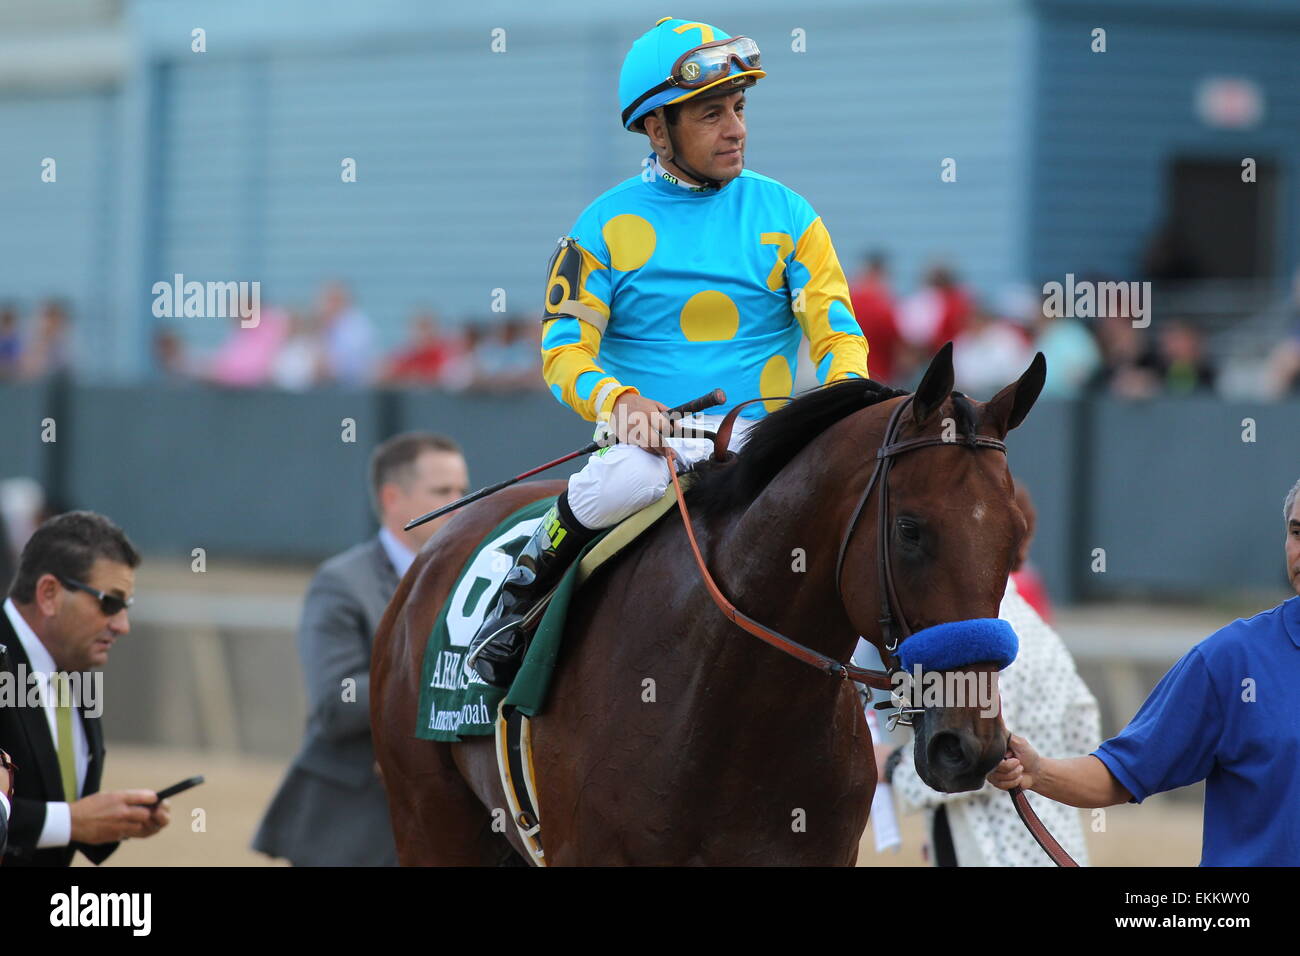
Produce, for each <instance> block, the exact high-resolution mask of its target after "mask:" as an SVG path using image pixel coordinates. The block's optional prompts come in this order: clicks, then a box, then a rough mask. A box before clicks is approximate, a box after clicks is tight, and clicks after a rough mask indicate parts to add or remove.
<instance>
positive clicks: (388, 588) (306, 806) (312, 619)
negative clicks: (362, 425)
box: [253, 432, 469, 866]
mask: <svg viewBox="0 0 1300 956" xmlns="http://www.w3.org/2000/svg"><path fill="white" fill-rule="evenodd" d="M370 486H371V496H372V503H373V505H374V508H375V513H376V515H377V516H378V518H379V523H380V528H379V533H378V534H377V535H376V536H375V537H373V538H371V539H369V540H368V541H364V542H362V543H361V544H358V545H356V546H355V547H353V548H350V549H349V550H347V551H344V552H343V553H342V554H339V555H335V556H334V557H333V558H330V559H329V560H328V561H326V562H325V563H324V564H323V565H321V568H320V570H319V571H317V572H316V577H315V578H313V579H312V582H311V587H310V588H309V589H308V591H307V599H306V602H305V604H304V605H303V613H302V620H301V621H300V623H299V626H298V652H299V654H300V656H301V657H302V665H303V672H304V674H305V676H306V681H307V699H308V717H307V729H306V739H305V740H304V741H303V745H302V749H301V750H300V751H299V752H298V756H297V757H295V758H294V761H293V765H292V766H291V767H290V768H289V773H288V776H287V777H286V778H285V780H284V782H283V783H282V784H281V785H280V789H279V791H278V792H277V793H276V795H275V798H274V799H273V800H272V801H271V806H270V808H269V809H268V810H267V811H266V816H265V817H264V818H263V819H262V824H261V826H260V827H259V828H258V831H257V836H255V837H254V838H253V849H255V850H258V851H260V852H262V853H266V854H268V855H269V856H275V857H284V858H286V859H288V860H289V861H290V862H292V863H294V864H295V865H297V866H396V865H397V849H396V847H395V846H394V844H393V830H392V824H391V822H390V821H389V817H388V799H387V797H386V796H385V794H384V789H383V785H382V783H381V782H380V779H379V775H378V771H377V768H376V765H375V753H374V746H373V744H372V743H371V739H370V649H371V642H372V641H373V639H374V634H375V630H376V629H377V628H378V627H379V621H380V618H382V617H383V614H384V610H385V608H387V607H388V601H389V599H390V598H391V597H392V596H393V593H394V592H395V591H396V590H397V584H398V581H399V580H400V579H401V577H402V575H404V574H405V573H406V570H407V568H409V567H410V566H411V562H412V561H414V560H415V555H416V553H417V552H418V551H419V550H420V547H421V546H422V545H423V544H424V542H425V541H427V540H428V539H429V538H430V537H431V536H432V535H433V533H434V532H435V531H436V530H437V529H438V528H439V527H440V526H441V525H442V524H443V523H444V522H445V521H446V520H448V519H449V518H450V517H451V516H450V515H447V516H446V517H444V518H441V519H438V520H436V521H431V522H429V523H428V524H425V525H421V526H420V527H418V528H415V529H413V530H411V531H403V530H402V525H404V524H406V522H407V521H409V520H410V519H411V518H413V517H415V516H416V515H421V514H424V513H425V512H428V511H432V510H434V509H435V508H439V507H441V506H442V505H445V504H447V503H449V502H452V501H455V500H456V499H457V498H460V497H462V496H464V495H465V494H466V493H467V492H468V490H469V476H468V473H467V471H466V468H465V459H464V457H463V456H462V455H461V451H460V448H459V446H457V444H456V443H455V442H454V441H452V440H451V439H449V438H444V437H442V436H440V435H429V434H424V433H419V432H409V433H406V434H402V435H398V436H396V437H394V438H390V439H389V440H388V441H386V442H384V443H383V444H382V445H380V446H379V447H378V448H376V449H375V451H374V454H373V455H372V456H371V459H370Z"/></svg>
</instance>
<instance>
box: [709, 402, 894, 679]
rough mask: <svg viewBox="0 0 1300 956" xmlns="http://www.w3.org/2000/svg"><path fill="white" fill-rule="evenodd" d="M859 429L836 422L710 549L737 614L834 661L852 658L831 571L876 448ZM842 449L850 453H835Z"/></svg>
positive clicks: (850, 633)
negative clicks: (846, 445)
mask: <svg viewBox="0 0 1300 956" xmlns="http://www.w3.org/2000/svg"><path fill="white" fill-rule="evenodd" d="M863 425H864V423H863V422H850V421H848V420H845V421H842V422H838V423H836V424H835V425H833V426H832V427H831V428H829V429H827V430H826V432H825V433H823V434H822V435H820V436H818V437H817V438H816V439H814V440H813V441H812V442H810V443H809V445H808V447H806V448H805V449H804V450H803V451H801V452H800V453H799V454H798V455H797V456H796V457H795V458H794V459H793V460H792V461H791V462H790V464H788V465H787V466H786V467H785V468H784V469H782V471H781V472H780V474H778V475H777V476H776V478H774V479H773V480H772V482H771V483H770V484H769V485H768V486H767V487H766V488H764V489H763V491H762V492H761V493H760V494H759V495H758V496H757V497H756V498H755V499H754V501H753V502H752V503H751V504H750V505H749V507H748V508H746V509H744V510H743V511H741V512H737V513H736V515H735V516H734V517H733V518H731V519H730V520H729V521H728V522H727V523H726V525H725V526H724V527H723V528H720V529H719V532H718V535H717V538H716V540H717V544H716V546H715V547H713V548H711V549H710V550H711V551H712V552H713V553H714V555H715V556H716V557H715V561H716V562H717V566H718V568H719V570H720V572H721V573H720V575H719V583H720V584H721V583H722V582H723V581H724V580H725V582H726V584H724V585H723V591H724V593H727V594H728V596H729V597H731V599H732V602H733V603H734V604H735V605H736V606H737V607H738V608H739V609H740V610H742V611H744V612H745V613H746V614H747V615H748V616H749V617H751V618H753V619H755V620H757V621H758V622H759V623H761V624H764V625H766V626H767V627H769V628H772V629H773V630H776V631H777V632H779V633H781V634H783V635H785V636H786V637H789V638H791V639H793V640H796V641H798V642H799V643H801V644H805V645H807V646H809V647H811V648H813V649H814V650H817V651H820V652H821V653H823V654H826V655H827V656H829V657H832V658H834V659H835V660H838V661H841V662H844V661H847V660H848V658H849V656H850V655H851V654H852V653H853V650H854V648H855V647H856V645H857V639H858V632H857V631H856V629H855V628H854V626H853V625H852V624H851V623H850V621H849V618H848V614H847V612H846V611H845V609H844V606H843V603H842V601H841V598H840V595H839V592H838V588H837V587H836V584H835V565H836V560H837V558H838V555H839V547H840V538H841V536H842V534H843V532H844V529H845V527H847V524H848V521H849V517H850V513H851V510H852V507H853V504H854V503H855V502H856V499H857V496H858V494H860V493H861V489H862V488H863V487H864V486H865V482H866V480H867V477H868V475H869V472H870V469H869V467H865V466H864V463H866V462H873V461H874V459H873V457H872V452H873V451H874V449H875V447H876V444H878V440H877V441H874V442H873V443H870V444H869V445H867V446H863V444H862V442H864V441H869V440H870V439H868V438H867V437H865V435H866V432H867V431H870V425H869V424H868V425H867V427H866V428H865V429H864V427H863ZM875 431H876V432H878V431H880V429H875ZM876 438H877V439H878V436H876ZM845 443H852V444H849V445H848V447H852V448H854V451H853V452H852V453H850V454H847V455H846V454H844V453H843V451H841V452H840V453H839V454H838V455H837V454H835V453H834V449H835V448H836V446H837V445H838V447H840V448H841V449H842V448H844V447H845ZM728 588H730V590H729V589H728ZM754 640H757V638H754Z"/></svg>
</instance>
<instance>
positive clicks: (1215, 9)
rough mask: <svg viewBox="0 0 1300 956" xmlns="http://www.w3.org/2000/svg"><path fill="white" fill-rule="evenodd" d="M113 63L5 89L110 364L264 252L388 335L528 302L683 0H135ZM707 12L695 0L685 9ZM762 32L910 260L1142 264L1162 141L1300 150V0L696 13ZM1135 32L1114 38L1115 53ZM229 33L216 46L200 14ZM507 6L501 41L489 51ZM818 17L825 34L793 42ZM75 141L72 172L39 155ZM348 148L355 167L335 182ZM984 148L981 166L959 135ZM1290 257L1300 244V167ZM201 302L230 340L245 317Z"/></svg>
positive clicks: (609, 177)
mask: <svg viewBox="0 0 1300 956" xmlns="http://www.w3.org/2000/svg"><path fill="white" fill-rule="evenodd" d="M126 9H127V18H128V23H127V31H128V34H129V37H130V41H131V44H130V45H131V50H132V53H131V56H130V58H129V63H130V66H129V69H128V73H127V75H126V76H125V78H124V80H123V83H122V86H121V87H120V88H119V89H117V90H115V91H102V90H90V91H82V92H74V93H63V94H50V95H33V94H20V93H17V92H8V93H5V94H3V95H0V130H3V131H4V134H5V135H3V136H0V210H2V211H3V215H4V223H5V229H4V231H3V235H0V253H2V254H3V255H0V262H3V263H4V266H3V268H4V275H3V282H2V283H0V293H7V294H16V295H18V296H20V297H22V298H23V300H24V301H25V302H26V301H29V300H31V299H33V298H35V297H38V296H41V295H45V294H51V293H63V294H67V295H69V296H71V297H72V298H73V300H74V304H75V306H76V308H77V314H78V319H79V323H78V324H79V326H80V331H79V341H80V344H81V347H82V355H83V358H84V359H85V360H86V361H84V362H83V366H84V367H85V369H86V374H90V375H94V374H96V373H102V374H103V375H104V376H116V377H131V376H133V375H137V374H140V373H142V372H143V371H144V370H146V369H147V368H148V365H149V350H148V341H149V333H150V329H151V327H152V325H153V319H152V316H151V315H150V314H149V307H150V304H151V295H150V292H149V287H150V285H151V284H152V282H153V281H155V280H157V279H159V278H169V277H170V276H171V275H172V274H173V273H175V272H183V273H184V274H185V275H186V276H187V277H189V278H192V279H201V280H202V279H250V280H251V279H257V280H260V281H262V282H263V283H264V293H265V295H266V297H267V298H268V299H271V300H276V301H283V302H289V303H304V302H305V301H306V300H307V299H308V298H309V296H310V295H311V294H312V293H313V291H314V289H315V287H316V285H317V284H318V282H319V281H320V280H322V279H323V278H325V277H328V276H331V275H336V274H338V275H343V276H345V277H349V278H351V279H353V280H354V282H355V286H356V289H357V291H358V294H359V297H360V299H361V301H362V303H363V305H364V307H365V308H366V309H367V310H368V311H369V312H370V313H371V314H372V316H373V317H374V318H375V319H376V320H377V321H378V323H379V324H380V333H381V338H382V341H383V344H385V345H386V346H391V345H392V344H393V343H395V342H396V341H398V340H399V339H400V338H402V337H403V335H404V333H405V328H404V325H405V319H406V318H407V316H408V315H409V314H410V311H411V310H412V309H413V308H414V307H416V306H417V305H421V304H431V305H433V306H435V307H438V308H440V309H441V310H443V311H444V312H445V313H446V314H447V315H449V316H450V317H452V318H461V317H465V316H487V315H488V314H489V313H488V310H489V308H490V306H491V303H492V291H493V290H494V289H498V288H500V289H504V290H505V291H506V293H507V305H508V307H509V309H510V310H511V311H517V312H522V313H525V314H532V313H533V312H534V310H535V308H536V302H537V297H538V295H539V294H540V284H541V279H540V275H541V272H542V269H543V268H544V263H545V262H546V260H547V258H548V257H549V255H550V251H551V249H552V246H553V243H554V240H555V238H556V236H558V235H560V234H562V233H563V232H565V231H566V230H567V229H568V228H569V226H570V225H571V224H572V222H573V220H574V219H575V218H576V216H577V214H578V212H579V211H580V210H581V209H582V207H583V206H584V205H585V204H586V203H587V202H589V201H590V200H591V199H592V198H594V197H595V196H596V195H597V194H599V193H600V192H601V191H603V190H604V189H605V188H607V187H608V186H610V185H612V184H613V183H615V182H617V181H619V180H620V179H622V178H624V177H625V176H627V175H631V174H634V173H635V172H636V171H637V170H638V164H639V161H640V159H641V157H642V155H643V154H644V152H645V140H644V138H642V137H640V136H636V135H633V134H628V133H626V132H624V131H623V130H622V129H621V127H620V126H619V124H618V119H617V112H618V104H617V102H616V96H615V88H616V78H617V73H618V67H619V64H620V62H621V59H622V56H623V54H624V52H625V50H626V49H627V47H628V45H629V44H630V42H631V40H632V39H633V38H634V37H635V36H636V35H638V34H639V33H640V32H641V31H643V30H644V29H646V28H647V27H648V26H649V25H650V24H652V23H653V22H654V21H655V19H657V18H658V17H659V16H661V15H662V14H663V13H664V10H663V9H662V4H660V3H658V2H657V0H656V2H640V0H637V2H630V3H621V4H619V5H617V6H616V7H615V6H610V5H601V4H597V3H593V2H590V0H556V2H552V3H548V4H546V5H544V6H543V5H532V6H530V5H525V4H521V3H517V2H513V0H486V2H480V3H474V4H447V3H427V2H423V0H378V2H371V3H366V4H352V3H342V2H327V3H321V2H311V0H282V2H279V3H275V4H265V3H262V2H260V0H230V2H227V3H223V4H220V5H212V4H207V3H199V2H172V0H134V2H132V3H130V4H129V5H128V6H127V8H126ZM679 12H682V11H679ZM700 12H701V13H704V14H705V15H706V16H707V18H709V19H711V20H713V21H714V22H717V23H718V24H720V25H722V26H723V27H726V28H729V29H730V30H731V31H733V32H746V33H749V34H751V35H753V36H754V37H756V38H757V39H758V40H759V41H760V43H761V45H762V47H763V50H764V56H765V59H766V64H767V66H768V69H769V71H770V73H769V76H768V78H767V79H765V80H764V81H763V82H762V83H761V84H760V85H759V86H758V87H757V88H756V89H755V91H754V92H753V93H752V95H751V97H750V112H749V115H750V125H751V130H750V147H749V163H750V165H751V167H752V168H754V169H757V170H759V171H761V172H764V173H767V174H769V175H772V176H775V177H776V178H778V179H781V180H783V181H785V182H787V183H788V184H789V185H790V186H792V187H793V188H795V189H796V190H798V191H800V192H802V193H804V194H805V195H806V196H807V197H808V198H809V199H810V201H811V202H812V203H813V204H814V206H815V207H817V209H818V210H819V211H820V212H821V213H822V215H823V216H824V218H825V219H826V222H827V224H828V226H829V228H830V230H831V233H832V236H833V237H834V238H835V241H836V244H837V247H838V249H839V251H840V255H841V258H842V259H843V260H844V262H845V264H846V266H847V267H849V268H850V269H851V268H852V267H853V266H854V265H855V264H856V260H857V258H858V256H859V255H860V253H861V252H863V251H864V250H866V249H867V248H870V247H875V246H881V247H884V248H886V249H888V250H890V251H892V252H893V254H894V261H895V265H896V271H897V274H898V280H899V285H900V286H901V287H903V288H904V289H909V288H911V287H912V286H913V285H914V283H915V280H916V278H917V275H918V274H919V272H920V270H921V269H922V267H923V266H924V264H925V263H926V262H927V261H928V260H929V259H930V258H931V257H934V256H940V255H942V256H947V257H948V258H950V259H952V260H953V261H955V263H956V264H957V266H958V268H959V269H960V270H961V271H962V272H963V274H964V275H965V276H967V277H968V278H969V279H970V280H972V281H973V283H974V285H975V286H976V288H977V289H978V290H979V291H980V292H983V293H985V294H992V293H995V292H996V291H997V290H998V288H999V287H1000V286H1001V285H1002V284H1004V283H1006V282H1009V281H1018V280H1030V281H1038V280H1041V279H1042V278H1044V277H1059V276H1060V275H1062V274H1063V273H1065V272H1068V271H1074V272H1080V271H1084V270H1087V269H1090V268H1098V269H1105V270H1109V271H1115V272H1119V273H1124V272H1125V271H1128V270H1130V269H1131V267H1132V264H1133V262H1134V260H1135V258H1136V256H1137V255H1138V254H1139V252H1140V248H1141V244H1142V242H1143V240H1144V239H1145V238H1146V237H1147V236H1148V235H1149V234H1150V231H1151V230H1152V229H1153V228H1154V227H1155V226H1156V224H1157V217H1158V214H1159V209H1160V205H1159V204H1160V202H1161V199H1162V196H1163V188H1164V183H1163V182H1162V179H1161V176H1162V170H1163V165H1164V162H1165V161H1166V160H1167V159H1168V158H1169V157H1170V156H1173V155H1176V154H1180V153H1197V154H1202V155H1211V156H1220V157H1228V158H1237V157H1240V156H1241V155H1246V154H1251V155H1258V156H1259V157H1260V158H1273V159H1276V160H1278V161H1279V162H1281V163H1282V165H1283V172H1284V175H1285V176H1286V177H1287V181H1288V183H1294V182H1295V180H1296V177H1297V174H1300V168H1297V164H1298V163H1300V120H1297V117H1298V116H1300V109H1298V108H1300V88H1297V85H1296V84H1295V82H1294V76H1295V63H1296V62H1297V60H1300V7H1298V6H1297V4H1295V3H1289V4H1285V5H1283V4H1277V3H1272V2H1268V0H1240V2H1228V0H1186V2H1182V0H1179V2H1174V0H1140V2H1139V0H1126V2H1123V3H1120V2H1115V0H1098V2H1096V3H1089V4H1082V3H1079V2H1078V0H967V2H963V3H959V4H957V3H951V2H948V0H908V2H903V0H866V2H863V0H816V2H813V3H810V4H807V5H804V6H801V7H799V8H796V9H791V8H790V7H789V5H788V4H784V3H778V2H776V0H750V2H738V0H728V2H725V3H716V4H710V5H709V6H708V9H707V10H705V11H700ZM1094 26H1103V27H1105V28H1106V29H1107V30H1108V38H1109V52H1107V53H1105V54H1093V53H1091V52H1089V39H1090V37H1089V31H1090V30H1091V29H1092V28H1093V27H1094ZM195 27H202V28H203V29H205V30H206V31H207V52H206V53H194V52H192V51H191V48H190V44H191V30H193V29H194V28H195ZM496 28H500V29H503V30H505V31H506V32H505V41H506V52H505V53H493V52H492V50H491V43H492V31H493V30H494V29H496ZM796 40H799V41H801V42H802V43H803V44H804V45H805V47H806V52H795V50H794V45H795V42H796ZM1208 74H1229V75H1242V76H1247V77H1251V78H1253V79H1254V80H1255V81H1256V82H1258V83H1259V84H1260V86H1261V87H1262V88H1263V90H1264V92H1265V96H1266V101H1267V110H1268V111H1267V116H1266V119H1265V121H1264V124H1263V125H1262V126H1261V127H1260V128H1259V129H1258V130H1255V131H1252V132H1250V133H1227V132H1222V131H1211V130H1209V129H1207V128H1205V127H1203V126H1202V125H1200V123H1199V121H1198V120H1197V119H1196V118H1195V116H1194V115H1193V109H1192V95H1193V89H1194V86H1195V83H1196V81H1197V80H1198V79H1200V78H1201V77H1202V76H1203V75H1208ZM44 155H56V158H58V159H59V161H60V183H59V185H58V186H57V187H46V186H45V184H42V183H40V182H39V179H38V178H37V173H38V172H39V165H38V164H39V160H40V158H41V157H42V156H44ZM344 157H353V158H355V159H356V160H357V163H358V174H359V181H358V182H357V183H355V184H344V183H342V182H341V181H340V177H339V173H340V165H339V164H340V161H341V160H342V159H343V158H344ZM946 157H951V158H953V159H954V160H956V162H957V172H958V178H957V182H955V183H943V182H941V181H940V178H939V172H940V163H941V161H942V160H943V159H944V158H946ZM1282 195H1283V196H1284V197H1285V203H1286V206H1285V209H1284V210H1283V212H1282V217H1281V221H1282V225H1281V228H1282V230H1284V235H1283V236H1282V237H1281V239H1282V241H1281V243H1280V245H1279V260H1280V261H1279V263H1278V265H1279V269H1280V270H1283V271H1285V270H1289V267H1290V265H1291V264H1293V263H1294V262H1295V261H1296V259H1297V258H1298V257H1300V235H1298V230H1300V214H1298V213H1300V205H1298V204H1300V191H1297V190H1296V189H1294V188H1293V186H1288V187H1287V188H1286V189H1284V190H1283V193H1282ZM180 326H181V332H182V334H184V335H185V336H186V337H187V338H188V339H189V340H190V341H191V342H192V343H193V344H194V345H196V346H199V347H209V346H212V345H215V343H216V342H217V341H219V340H220V338H221V337H222V336H223V335H224V334H225V325H224V323H222V322H220V321H219V320H203V319H190V320H186V321H183V322H181V323H180Z"/></svg>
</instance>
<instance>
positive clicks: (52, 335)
mask: <svg viewBox="0 0 1300 956" xmlns="http://www.w3.org/2000/svg"><path fill="white" fill-rule="evenodd" d="M70 323H71V319H70V318H69V315H68V308H67V306H66V305H64V304H63V303H62V302H61V301H59V300H58V299H47V300H46V301H45V302H43V303H41V306H40V308H39V309H38V310H37V312H36V317H35V319H34V320H33V322H32V336H31V339H30V341H28V342H26V343H25V344H24V345H23V346H22V355H21V357H20V359H19V363H20V364H19V369H20V374H21V376H22V377H23V378H24V379H27V380H36V379H45V378H51V377H53V376H57V375H66V374H68V373H69V372H70V371H71V370H72V346H71V342H70V341H69V332H68V327H69V325H70Z"/></svg>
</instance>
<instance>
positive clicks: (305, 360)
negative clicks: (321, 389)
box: [271, 311, 325, 392]
mask: <svg viewBox="0 0 1300 956" xmlns="http://www.w3.org/2000/svg"><path fill="white" fill-rule="evenodd" d="M324 361H325V358H324V352H323V350H322V347H321V341H320V336H318V335H317V334H316V329H315V326H314V325H313V322H312V317H311V315H310V314H308V313H305V312H302V311H293V312H290V313H289V331H288V334H287V335H286V336H285V339H284V342H283V344H282V345H281V346H280V350H279V351H278V352H277V353H276V355H275V359H274V360H273V361H272V362H271V383H272V384H273V385H275V387H276V388H283V389H286V390H287V391H291V392H302V391H306V390H307V389H309V388H311V387H312V386H313V385H315V384H316V382H317V381H318V380H320V379H321V378H323V377H324V374H325V369H324Z"/></svg>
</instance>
